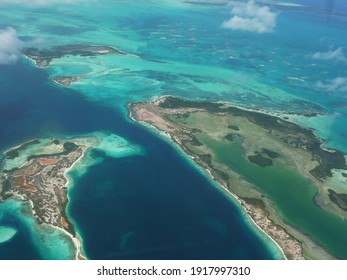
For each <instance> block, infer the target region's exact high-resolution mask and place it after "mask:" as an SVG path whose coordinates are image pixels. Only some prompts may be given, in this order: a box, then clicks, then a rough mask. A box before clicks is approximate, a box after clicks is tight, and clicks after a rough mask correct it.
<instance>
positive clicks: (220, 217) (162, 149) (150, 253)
mask: <svg viewBox="0 0 347 280" xmlns="http://www.w3.org/2000/svg"><path fill="white" fill-rule="evenodd" d="M0 77H1V78H0V79H1V80H0V83H1V92H0V148H1V149H5V148H7V147H9V146H13V145H14V144H15V143H20V142H23V141H24V140H27V139H30V138H33V137H41V136H49V135H74V134H81V133H88V132H93V131H95V130H104V131H109V132H113V133H116V134H118V135H120V136H123V137H125V138H126V139H127V140H129V141H131V142H133V143H135V144H138V145H140V146H142V147H143V148H144V149H145V150H146V155H145V156H132V157H127V158H123V159H111V158H105V160H104V162H103V163H102V164H99V165H96V166H93V167H91V168H90V170H89V172H88V173H87V174H86V175H84V176H82V177H80V178H76V184H75V186H74V187H73V188H72V189H71V190H70V193H69V195H70V198H71V201H70V204H69V212H70V214H71V217H72V219H73V220H75V221H77V223H76V224H77V226H78V230H79V231H80V233H81V236H82V238H83V241H84V247H85V253H86V255H87V256H88V257H89V258H91V259H269V258H273V255H272V253H271V252H270V250H269V249H268V248H267V247H266V246H265V244H264V242H263V241H261V240H260V238H259V237H258V236H257V235H255V234H254V232H253V231H252V230H250V229H249V227H248V226H247V225H246V224H245V221H244V218H243V217H242V215H241V214H240V212H239V210H238V209H237V208H236V207H235V206H234V205H233V204H232V203H231V202H230V200H229V199H228V198H226V197H225V196H224V195H222V194H221V193H220V192H219V191H217V190H216V189H215V188H214V186H213V185H212V184H211V183H210V182H209V181H208V180H207V179H206V178H205V177H203V176H202V175H201V174H200V173H199V172H197V171H196V169H194V167H193V166H192V165H191V164H190V163H188V161H187V160H185V159H184V158H183V157H182V156H180V154H179V153H177V151H176V150H175V149H174V148H172V147H171V146H170V145H169V144H168V143H166V142H164V141H162V140H160V139H158V138H157V137H155V136H153V135H152V134H150V133H149V132H147V131H146V130H145V129H143V128H141V127H139V126H137V125H134V124H132V123H131V122H129V121H128V120H127V119H125V118H124V114H120V113H117V111H115V110H113V109H110V108H108V107H104V106H103V105H101V104H98V103H95V102H94V103H92V102H89V101H87V100H86V99H84V98H83V97H82V95H80V94H78V93H77V92H74V91H72V90H67V89H61V88H59V87H56V86H53V85H51V84H50V83H49V82H48V79H47V76H46V74H45V72H44V71H43V70H41V69H37V68H35V67H33V66H32V65H31V64H29V63H26V62H19V63H18V64H16V65H12V66H0ZM20 220H21V219H20V217H17V218H16V217H11V219H10V218H9V217H8V215H7V214H6V213H2V215H0V222H1V223H4V224H6V225H9V226H12V227H15V228H16V229H17V230H18V234H17V235H16V237H15V238H14V239H13V240H11V241H10V242H8V243H6V244H3V245H2V246H1V247H0V259H17V258H19V259H23V258H34V259H39V258H41V257H44V256H40V255H39V253H38V251H37V248H35V246H39V244H32V242H31V239H30V236H28V234H26V230H27V229H25V226H24V225H22V226H21V225H20V224H19V223H20ZM18 248H21V249H20V251H23V250H24V251H25V252H26V253H25V254H26V255H19V254H16V253H14V252H18Z"/></svg>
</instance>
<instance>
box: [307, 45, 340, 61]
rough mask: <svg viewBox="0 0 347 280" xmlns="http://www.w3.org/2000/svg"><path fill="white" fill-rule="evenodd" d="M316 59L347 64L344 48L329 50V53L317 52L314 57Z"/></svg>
mask: <svg viewBox="0 0 347 280" xmlns="http://www.w3.org/2000/svg"><path fill="white" fill-rule="evenodd" d="M312 58H314V59H320V60H333V61H343V62H347V59H346V57H345V55H344V53H343V48H341V47H340V48H337V49H336V50H329V51H327V52H316V53H315V54H313V55H312Z"/></svg>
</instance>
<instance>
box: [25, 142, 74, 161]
mask: <svg viewBox="0 0 347 280" xmlns="http://www.w3.org/2000/svg"><path fill="white" fill-rule="evenodd" d="M63 147H64V151H63V152H60V153H54V154H39V155H31V156H28V157H27V161H29V160H31V159H34V158H46V157H54V156H64V155H68V154H69V153H71V152H72V151H74V150H76V149H77V148H78V146H77V145H76V144H75V143H72V142H65V143H64V144H63Z"/></svg>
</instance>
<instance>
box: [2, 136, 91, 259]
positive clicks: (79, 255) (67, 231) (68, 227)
mask: <svg viewBox="0 0 347 280" xmlns="http://www.w3.org/2000/svg"><path fill="white" fill-rule="evenodd" d="M34 140H38V139H37V138H33V139H31V140H28V141H26V142H24V143H23V144H19V145H16V146H15V147H11V148H8V149H7V150H5V151H4V152H3V154H6V152H8V151H12V150H16V149H19V148H21V147H22V146H23V145H24V146H25V145H27V143H31V142H32V141H34ZM52 140H53V138H51V139H50V141H52ZM55 140H58V141H59V142H64V141H66V140H69V141H73V142H75V143H76V144H77V145H78V146H79V149H80V155H79V157H78V158H77V159H76V160H75V161H73V162H72V164H71V165H70V166H69V167H66V168H65V167H62V168H63V170H62V171H61V172H62V175H63V178H64V179H63V182H62V183H63V185H61V186H60V187H59V189H60V192H61V194H63V197H65V199H63V200H62V201H60V203H62V204H61V210H60V212H59V215H60V216H61V222H60V223H59V224H58V225H57V224H56V223H55V222H52V221H51V220H49V221H48V220H47V221H45V220H42V217H41V216H40V214H38V213H37V212H36V210H35V208H36V206H35V202H34V201H33V200H32V197H31V196H28V195H27V194H25V193H23V194H22V193H20V192H15V193H13V194H11V196H13V197H16V198H18V199H19V200H20V201H22V202H28V203H29V205H30V208H31V214H32V216H33V217H34V218H35V220H36V221H37V222H38V223H39V224H45V225H47V226H49V227H52V228H54V229H56V230H60V231H61V232H63V233H64V235H66V236H67V237H68V238H70V239H71V241H72V243H73V246H74V249H73V250H74V252H73V255H74V259H75V260H85V259H87V258H86V257H85V255H84V254H83V246H82V239H81V237H80V236H79V235H78V233H77V232H76V230H75V225H74V223H72V221H71V219H70V217H69V216H68V214H67V211H66V210H67V205H68V203H69V197H68V189H69V186H70V184H71V181H70V178H69V176H68V175H67V174H68V173H69V172H70V171H71V170H73V168H74V167H75V166H76V164H77V163H78V162H80V160H81V159H82V158H83V157H84V156H85V154H86V151H87V150H88V149H89V148H90V145H89V143H88V142H87V141H86V142H83V140H82V139H80V138H78V137H77V138H69V139H64V138H61V137H58V138H55ZM81 140H82V141H81ZM76 144H75V145H76ZM44 145H47V144H45V143H44ZM58 150H59V149H58ZM45 156H49V155H45ZM43 158H44V157H43ZM28 162H29V161H26V162H25V163H23V164H22V165H20V166H18V167H17V168H16V169H17V170H19V169H21V168H23V167H25V166H26V165H27V164H28ZM39 174H41V170H39V172H38V173H37V175H38V176H40V175H39ZM36 191H37V190H35V192H36ZM7 198H8V197H3V201H5V200H6V199H7ZM64 200H65V201H64ZM71 249H72V248H71Z"/></svg>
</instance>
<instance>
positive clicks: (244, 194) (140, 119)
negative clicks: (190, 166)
mask: <svg viewBox="0 0 347 280" xmlns="http://www.w3.org/2000/svg"><path fill="white" fill-rule="evenodd" d="M224 104H225V103H224V102H207V101H206V102H205V101H191V100H184V99H180V98H176V97H173V96H170V95H165V96H161V97H157V98H152V99H150V100H149V101H147V102H134V103H129V104H128V106H127V107H128V117H129V119H131V120H132V121H134V122H135V123H137V124H138V125H142V126H145V127H146V128H147V129H148V130H150V131H151V132H152V133H155V134H156V135H160V136H161V137H162V138H164V139H165V140H166V141H168V142H169V143H173V144H174V145H173V146H174V147H176V148H177V150H179V151H180V152H181V154H183V156H184V157H186V158H190V159H191V160H193V161H194V163H195V165H198V166H199V167H200V168H201V169H202V170H203V172H204V174H206V175H208V177H210V178H211V179H212V180H213V181H214V182H216V183H217V185H218V186H219V188H220V187H222V188H220V189H223V190H226V191H227V192H228V194H232V196H233V197H234V198H235V197H236V199H237V201H238V203H239V204H241V207H242V208H243V209H244V211H245V212H246V213H247V215H248V216H249V217H250V219H251V220H252V222H253V223H254V224H255V225H256V227H259V228H260V229H261V231H262V232H264V233H265V235H266V236H268V237H269V238H270V239H272V240H274V241H275V243H276V245H277V246H278V247H279V248H281V250H282V252H284V255H285V256H286V258H287V259H335V258H336V256H333V255H332V254H331V253H330V252H328V251H326V250H327V248H329V247H326V246H323V244H324V243H323V244H321V245H319V244H320V242H319V243H317V242H318V241H316V240H317V238H314V239H312V236H311V235H310V234H308V233H309V232H308V233H307V230H305V228H301V227H298V226H294V225H293V224H291V223H288V222H287V220H286V219H285V218H284V217H283V216H282V214H280V212H279V211H278V208H277V207H276V205H275V204H273V202H272V200H271V196H270V197H269V198H268V197H267V195H264V192H263V191H262V190H260V189H259V188H258V187H256V186H255V185H253V184H250V183H249V182H248V181H247V178H246V181H245V178H243V177H242V176H241V177H240V174H238V173H237V172H235V170H233V169H230V168H229V167H228V168H226V166H225V165H224V166H223V162H218V160H217V161H216V158H215V156H216V155H215V154H214V153H215V151H214V150H213V149H215V148H217V147H218V146H215V148H212V147H213V146H206V145H212V144H213V143H214V142H206V141H207V140H208V139H219V140H218V141H222V142H221V143H224V144H220V145H219V147H220V148H221V147H222V146H223V145H224V146H225V148H226V147H230V148H232V147H233V146H230V144H228V145H229V146H228V145H227V143H231V142H232V143H233V144H235V142H233V137H234V136H233V137H232V138H231V139H229V138H227V136H229V135H230V136H231V135H238V136H237V137H241V136H240V134H239V133H240V131H238V130H239V128H238V127H237V126H239V125H240V126H241V128H242V129H243V130H242V129H241V135H242V137H245V136H244V135H248V134H247V133H248V132H247V130H249V131H251V132H252V133H253V132H254V131H253V129H252V128H251V127H252V126H253V124H254V125H258V126H259V127H260V128H261V130H262V131H265V132H266V134H260V135H262V136H260V135H259V136H257V137H268V136H266V135H273V134H274V133H275V134H276V133H277V132H278V131H279V132H280V135H281V133H282V135H286V133H289V134H292V135H294V136H295V135H296V133H297V137H298V138H289V140H290V142H292V140H291V139H294V140H295V141H294V144H290V142H289V143H288V142H287V140H286V139H285V138H281V137H280V136H279V135H277V134H276V135H277V137H280V138H279V139H280V141H283V144H281V145H284V144H285V145H288V148H287V147H286V148H285V150H283V151H282V150H278V148H279V147H281V146H280V144H278V145H279V146H277V144H276V145H275V146H274V147H273V146H271V144H270V143H272V142H271V141H270V142H269V143H263V144H261V143H260V145H259V144H255V145H254V144H252V143H256V142H258V140H255V139H256V138H254V135H257V134H256V133H258V132H256V133H255V134H254V133H253V135H250V136H251V138H250V139H253V138H254V139H253V140H255V141H256V142H250V141H252V140H250V139H247V141H246V143H243V145H246V148H245V146H243V152H242V153H244V155H246V158H247V155H249V156H250V155H252V154H254V153H255V154H257V155H258V154H259V155H260V156H259V157H260V160H259V157H258V159H257V160H258V162H252V164H255V165H259V166H260V167H262V168H264V166H262V165H260V164H262V163H261V160H263V159H264V157H263V156H262V155H264V154H263V153H264V152H259V151H261V150H259V148H261V147H262V148H265V147H266V148H267V149H270V151H269V150H266V149H264V150H266V151H268V152H269V153H272V154H270V155H269V154H266V155H265V156H266V157H267V158H269V159H270V165H273V161H274V162H275V163H276V166H277V164H280V165H279V166H283V164H284V163H286V162H287V164H290V166H293V168H294V167H295V168H296V169H297V168H299V169H298V170H296V169H295V170H296V172H298V171H299V170H300V167H302V168H304V170H302V172H300V173H297V174H300V176H302V175H303V174H305V172H308V174H306V175H307V176H305V175H304V176H303V178H306V180H307V179H310V180H309V181H308V182H311V183H312V184H313V185H312V186H313V187H314V190H315V193H316V195H314V196H313V197H312V198H307V199H309V201H311V202H312V200H311V199H313V202H314V205H311V206H310V207H313V206H314V208H315V207H317V203H319V204H318V205H319V207H317V208H316V209H318V208H320V209H322V210H323V211H328V212H330V213H332V214H333V215H337V216H339V214H340V213H341V211H340V209H337V210H336V208H337V207H336V205H334V204H332V203H331V202H330V200H329V198H328V200H327V199H326V196H325V193H324V192H321V191H320V190H321V187H325V185H324V184H323V182H325V178H327V177H328V178H329V177H330V172H331V171H330V170H331V169H332V168H335V167H331V166H330V165H329V160H330V157H332V158H336V159H337V161H335V162H334V163H336V165H335V166H338V167H337V168H338V169H339V168H341V169H346V163H345V161H344V160H343V162H342V160H341V158H342V156H341V155H342V153H341V152H340V151H337V150H335V149H331V150H330V149H329V150H327V149H324V148H323V147H321V145H319V147H318V148H314V149H313V150H311V145H312V144H311V143H314V145H313V147H317V144H318V143H320V144H321V143H323V142H322V141H321V140H320V139H319V137H317V136H316V135H315V134H314V133H313V130H312V129H308V128H304V127H302V126H300V125H298V124H296V123H293V122H288V120H287V119H283V118H280V117H278V116H277V115H275V116H273V115H268V114H265V113H264V112H258V111H255V110H253V109H252V110H247V109H245V110H243V109H239V108H235V107H233V106H232V105H230V104H229V106H227V104H225V106H226V107H225V106H224ZM234 108H235V109H234ZM227 112H228V113H227ZM228 114H230V115H231V116H233V115H235V116H238V117H234V119H235V118H239V120H234V121H232V124H233V122H236V124H237V126H233V125H231V127H228V129H229V130H228V131H231V132H232V134H228V135H227V136H225V133H230V132H226V131H227V130H225V131H224V130H223V131H221V130H220V127H225V126H226V123H229V121H228V122H226V120H229V119H228V118H229V117H228V116H229V115H228ZM211 118H212V119H213V121H212V120H211ZM216 120H219V123H220V124H216V125H217V127H218V128H217V127H216V126H214V125H213V123H214V122H215V121H216ZM241 120H242V122H244V123H243V124H242V122H241ZM243 120H244V121H243ZM276 120H277V121H276ZM248 122H250V124H252V125H251V126H250V127H247V128H245V125H246V126H247V123H248ZM277 122H278V123H277ZM229 124H230V123H229ZM248 126H249V125H248ZM235 127H236V128H235ZM207 128H209V129H210V130H206V129H207ZM244 129H247V130H246V131H245V130H244ZM272 129H274V132H272ZM281 129H283V131H281ZM207 131H210V132H207ZM256 131H257V130H256ZM205 133H207V135H208V137H212V138H208V139H207V138H206V137H207V136H205V138H204V137H203V135H206V134H205ZM259 133H260V130H259ZM223 135H224V136H223ZM214 137H217V138H214ZM290 137H293V136H290ZM300 137H302V138H300ZM204 139H205V140H204ZM222 139H223V140H222ZM213 141H217V140H213ZM228 141H229V142H228ZM276 141H277V140H276ZM307 141H308V142H307ZM215 143H220V142H215ZM279 143H280V142H279ZM307 143H308V144H307ZM236 144H237V143H236ZM273 144H275V143H273ZM262 145H265V146H262ZM266 145H268V147H267V146H266ZM269 145H270V146H269ZM291 145H293V146H294V147H291ZM224 146H223V147H224ZM234 147H236V146H235V145H234ZM289 147H291V148H289ZM211 148H212V150H210V149H211ZM228 149H229V148H228ZM232 149H233V148H232ZM245 149H246V150H245ZM216 151H217V150H216ZM272 151H277V152H279V153H280V154H277V153H274V152H272ZM292 152H293V154H289V153H292ZM206 153H207V154H206ZM211 153H212V155H213V157H212V156H211ZM222 153H223V152H222ZM245 153H246V154H245ZM278 155H280V157H279V159H277V157H278ZM310 155H311V156H310ZM239 156H240V155H239ZM287 156H288V159H286V158H287ZM293 156H294V161H292V157H293ZM267 158H265V159H267ZM311 158H312V159H311ZM284 159H286V160H284ZM313 159H314V160H313ZM211 160H213V163H212V161H211ZM301 160H304V161H303V163H300V162H301ZM248 161H250V158H248ZM298 163H299V165H297V164H298ZM216 164H217V165H216ZM224 164H225V163H224ZM305 164H306V165H305ZM303 166H304V167H303ZM261 170H265V171H266V170H268V169H261ZM270 170H271V169H270ZM309 171H310V172H309ZM311 171H313V172H311ZM261 172H263V171H261ZM266 172H267V171H266ZM267 173H268V172H267ZM301 173H302V174H301ZM298 176H299V175H298ZM241 178H242V179H241ZM240 179H241V181H239V180H240ZM312 179H314V182H319V181H320V182H321V184H320V185H319V186H315V183H314V182H312ZM321 180H323V181H321ZM235 182H236V185H235ZM230 184H231V185H230ZM311 190H312V191H313V189H312V188H311ZM323 190H325V189H323ZM322 193H323V195H322ZM317 194H318V195H319V196H320V197H319V199H320V201H318V202H316V201H315V199H317ZM298 195H300V194H299V193H298ZM305 199H306V198H305ZM307 199H306V200H307ZM324 199H325V200H324ZM246 200H248V201H246ZM287 201H288V200H287ZM309 201H307V202H306V203H309ZM259 202H260V203H259ZM323 203H325V204H323ZM305 205H306V204H305ZM304 207H306V206H304ZM339 211H340V212H339ZM259 213H261V214H259ZM329 215H330V214H329ZM343 215H345V214H343V213H342V217H343ZM325 216H327V215H325ZM336 218H338V219H339V217H336ZM334 221H335V220H334ZM328 223H329V222H328ZM334 223H335V222H333V223H332V224H334ZM337 225H338V226H339V227H340V226H342V227H345V226H344V225H342V224H341V223H340V224H337ZM342 238H343V239H344V237H342ZM318 240H319V239H318ZM331 240H335V239H331ZM332 252H334V251H332ZM342 255H343V254H342Z"/></svg>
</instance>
